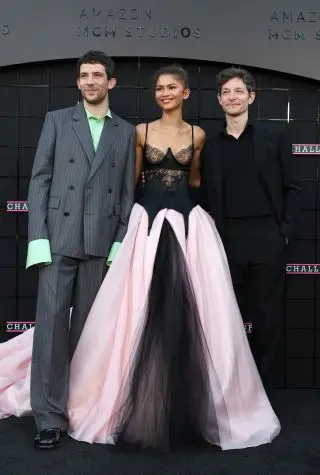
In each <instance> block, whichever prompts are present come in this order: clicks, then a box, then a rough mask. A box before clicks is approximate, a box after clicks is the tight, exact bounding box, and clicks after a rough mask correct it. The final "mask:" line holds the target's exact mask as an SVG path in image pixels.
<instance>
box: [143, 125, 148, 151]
mask: <svg viewBox="0 0 320 475" xmlns="http://www.w3.org/2000/svg"><path fill="white" fill-rule="evenodd" d="M148 127H149V123H148V122H147V124H146V136H145V138H144V145H143V148H145V146H146V144H147V136H148Z"/></svg>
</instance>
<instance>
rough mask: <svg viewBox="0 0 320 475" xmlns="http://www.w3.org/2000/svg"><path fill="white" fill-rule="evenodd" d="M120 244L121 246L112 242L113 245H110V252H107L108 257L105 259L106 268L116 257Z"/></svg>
mask: <svg viewBox="0 0 320 475" xmlns="http://www.w3.org/2000/svg"><path fill="white" fill-rule="evenodd" d="M120 244H121V242H114V243H113V244H112V247H111V249H110V252H109V255H108V259H107V265H108V266H111V264H112V261H113V259H114V258H115V255H116V254H117V252H118V249H119V247H120Z"/></svg>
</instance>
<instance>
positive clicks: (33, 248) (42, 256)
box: [26, 239, 52, 269]
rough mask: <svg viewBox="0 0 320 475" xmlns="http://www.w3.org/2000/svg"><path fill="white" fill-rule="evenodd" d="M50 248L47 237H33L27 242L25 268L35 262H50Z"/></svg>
mask: <svg viewBox="0 0 320 475" xmlns="http://www.w3.org/2000/svg"><path fill="white" fill-rule="evenodd" d="M51 262H52V259H51V250H50V242H49V240H48V239H35V240H34V241H30V242H29V244H28V253H27V262H26V269H28V267H31V266H34V265H36V264H51Z"/></svg>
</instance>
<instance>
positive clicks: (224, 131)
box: [220, 119, 254, 136]
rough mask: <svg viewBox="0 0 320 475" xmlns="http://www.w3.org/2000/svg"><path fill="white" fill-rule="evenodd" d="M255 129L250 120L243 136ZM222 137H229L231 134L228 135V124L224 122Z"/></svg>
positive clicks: (221, 130) (221, 131)
mask: <svg viewBox="0 0 320 475" xmlns="http://www.w3.org/2000/svg"><path fill="white" fill-rule="evenodd" d="M253 128H254V123H253V121H252V120H250V119H249V120H248V122H247V125H246V126H245V128H244V130H243V132H242V134H241V135H243V134H244V133H247V132H251V131H252V130H253ZM220 135H225V136H229V134H227V122H223V124H222V125H221V129H220Z"/></svg>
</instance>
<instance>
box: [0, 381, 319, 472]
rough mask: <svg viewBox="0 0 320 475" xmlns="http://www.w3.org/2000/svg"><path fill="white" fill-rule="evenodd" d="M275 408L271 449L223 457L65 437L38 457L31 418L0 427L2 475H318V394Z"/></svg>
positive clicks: (279, 397)
mask: <svg viewBox="0 0 320 475" xmlns="http://www.w3.org/2000/svg"><path fill="white" fill-rule="evenodd" d="M272 402H273V406H274V408H275V410H276V412H277V414H278V416H279V418H280V420H281V423H282V431H281V433H280V435H279V436H278V438H277V439H276V440H275V441H274V442H273V443H272V444H269V445H265V446H262V447H259V448H253V449H246V450H234V451H226V452H221V451H220V450H219V449H217V448H214V447H212V448H211V447H209V448H202V449H189V450H184V451H175V452H171V453H161V454H159V453H151V452H139V451H137V450H133V449H128V448H126V449H124V448H115V447H110V446H105V445H98V444H96V445H89V444H86V443H83V442H81V443H80V442H76V441H74V440H72V439H70V438H69V437H67V438H64V439H63V440H62V445H61V447H60V448H59V449H56V450H53V451H45V452H43V451H42V452H41V451H36V450H34V449H33V447H32V437H33V436H34V435H35V427H34V424H33V420H32V419H31V418H30V417H25V418H21V419H15V418H10V419H5V420H3V421H0V474H1V475H25V474H26V475H27V474H28V475H29V474H32V475H33V474H37V475H38V474H39V475H40V474H42V475H47V474H48V475H49V474H50V475H51V474H59V475H71V474H72V475H100V474H101V475H171V474H172V475H265V474H268V475H269V474H272V475H309V474H314V475H320V390H316V389H315V390H306V389H281V390H277V391H276V392H275V395H274V396H273V401H272Z"/></svg>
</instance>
